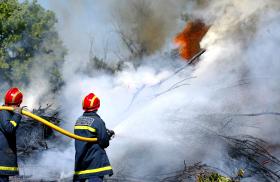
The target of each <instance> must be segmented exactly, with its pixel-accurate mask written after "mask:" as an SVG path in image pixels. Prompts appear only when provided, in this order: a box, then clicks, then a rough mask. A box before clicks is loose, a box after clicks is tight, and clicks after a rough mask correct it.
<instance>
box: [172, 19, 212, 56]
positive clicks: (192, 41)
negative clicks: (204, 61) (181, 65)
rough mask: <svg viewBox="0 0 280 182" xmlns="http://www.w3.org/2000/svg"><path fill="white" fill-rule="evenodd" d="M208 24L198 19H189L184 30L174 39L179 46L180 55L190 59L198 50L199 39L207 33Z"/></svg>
mask: <svg viewBox="0 0 280 182" xmlns="http://www.w3.org/2000/svg"><path fill="white" fill-rule="evenodd" d="M208 29H209V26H207V25H205V24H204V23H203V22H202V21H200V20H195V21H189V22H188V23H187V25H186V26H185V28H184V30H183V31H182V32H180V33H179V34H177V36H176V37H175V39H174V42H175V44H177V45H178V46H179V53H180V56H181V57H182V58H184V59H186V60H190V59H191V58H192V57H193V56H194V55H196V54H197V53H198V52H199V51H200V41H201V40H202V38H203V37H204V35H205V34H206V33H207V31H208Z"/></svg>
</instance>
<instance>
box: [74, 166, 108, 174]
mask: <svg viewBox="0 0 280 182" xmlns="http://www.w3.org/2000/svg"><path fill="white" fill-rule="evenodd" d="M109 170H112V166H106V167H101V168H96V169H88V170H84V171H76V172H75V173H74V174H75V175H82V174H92V173H98V172H103V171H109Z"/></svg>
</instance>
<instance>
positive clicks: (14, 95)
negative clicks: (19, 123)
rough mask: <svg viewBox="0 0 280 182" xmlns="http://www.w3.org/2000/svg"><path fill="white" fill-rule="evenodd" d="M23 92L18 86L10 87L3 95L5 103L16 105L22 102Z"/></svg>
mask: <svg viewBox="0 0 280 182" xmlns="http://www.w3.org/2000/svg"><path fill="white" fill-rule="evenodd" d="M22 98H23V94H22V93H21V91H20V90H19V89H18V88H10V89H9V90H8V91H7V92H6V95H5V105H17V106H19V105H20V104H21V102H22Z"/></svg>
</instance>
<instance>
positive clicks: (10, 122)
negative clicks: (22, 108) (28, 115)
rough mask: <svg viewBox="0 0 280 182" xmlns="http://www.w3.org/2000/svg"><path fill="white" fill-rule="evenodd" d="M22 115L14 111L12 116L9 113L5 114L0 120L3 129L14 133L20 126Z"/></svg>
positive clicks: (8, 132)
mask: <svg viewBox="0 0 280 182" xmlns="http://www.w3.org/2000/svg"><path fill="white" fill-rule="evenodd" d="M21 117H22V116H21V115H20V114H18V113H14V114H13V115H12V117H9V115H8V114H3V115H2V118H1V122H0V125H1V128H2V130H3V131H4V132H5V133H7V134H11V133H14V132H15V130H16V129H17V127H18V124H19V122H20V120H21Z"/></svg>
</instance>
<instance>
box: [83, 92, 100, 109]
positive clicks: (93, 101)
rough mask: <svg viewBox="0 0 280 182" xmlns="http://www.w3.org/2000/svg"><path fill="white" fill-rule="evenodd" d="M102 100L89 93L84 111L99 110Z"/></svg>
mask: <svg viewBox="0 0 280 182" xmlns="http://www.w3.org/2000/svg"><path fill="white" fill-rule="evenodd" d="M99 107H100V100H99V98H98V97H97V96H96V95H95V94H94V93H89V94H88V95H87V96H85V98H84V100H83V109H84V111H86V112H90V111H95V110H98V109H99Z"/></svg>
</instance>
